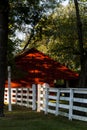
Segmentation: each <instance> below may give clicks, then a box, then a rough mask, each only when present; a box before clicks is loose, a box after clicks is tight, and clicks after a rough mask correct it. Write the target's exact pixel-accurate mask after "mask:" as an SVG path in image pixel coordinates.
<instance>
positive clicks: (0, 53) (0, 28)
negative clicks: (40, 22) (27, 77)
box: [0, 0, 8, 117]
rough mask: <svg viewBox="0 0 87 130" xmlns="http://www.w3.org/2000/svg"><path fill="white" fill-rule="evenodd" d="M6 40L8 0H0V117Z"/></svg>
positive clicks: (2, 110) (5, 67)
mask: <svg viewBox="0 0 87 130" xmlns="http://www.w3.org/2000/svg"><path fill="white" fill-rule="evenodd" d="M7 41H8V0H0V117H3V116H4V88H5V80H6V69H7V65H6V63H7V62H6V61H7V60H6V59H7V58H6V57H7Z"/></svg>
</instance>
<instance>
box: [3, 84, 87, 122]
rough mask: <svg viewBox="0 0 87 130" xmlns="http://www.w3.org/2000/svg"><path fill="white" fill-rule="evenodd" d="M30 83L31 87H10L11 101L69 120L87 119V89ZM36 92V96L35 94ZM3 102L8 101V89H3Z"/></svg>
mask: <svg viewBox="0 0 87 130" xmlns="http://www.w3.org/2000/svg"><path fill="white" fill-rule="evenodd" d="M37 88H38V89H37V91H36V86H35V85H32V88H12V89H11V102H12V104H18V105H21V106H26V107H28V108H32V110H36V108H37V111H38V112H40V111H44V113H45V114H48V113H52V114H54V115H56V116H57V115H62V116H66V117H68V118H69V120H72V119H77V120H82V121H87V89H83V88H58V89H57V88H51V87H49V85H48V84H44V85H43V86H42V85H37ZM36 94H37V96H36ZM4 101H5V103H8V89H5V97H4Z"/></svg>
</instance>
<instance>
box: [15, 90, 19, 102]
mask: <svg viewBox="0 0 87 130" xmlns="http://www.w3.org/2000/svg"><path fill="white" fill-rule="evenodd" d="M17 97H18V88H16V93H15V104H17Z"/></svg>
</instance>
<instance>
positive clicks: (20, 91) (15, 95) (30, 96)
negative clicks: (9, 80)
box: [4, 85, 36, 110]
mask: <svg viewBox="0 0 87 130" xmlns="http://www.w3.org/2000/svg"><path fill="white" fill-rule="evenodd" d="M8 95H9V93H8V88H5V95H4V103H5V104H8V103H9V96H8ZM11 103H12V104H17V105H21V106H26V107H28V108H32V110H36V86H35V85H32V88H11Z"/></svg>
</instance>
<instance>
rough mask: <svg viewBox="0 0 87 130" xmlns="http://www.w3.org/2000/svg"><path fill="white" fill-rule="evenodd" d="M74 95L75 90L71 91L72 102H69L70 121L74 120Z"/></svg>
mask: <svg viewBox="0 0 87 130" xmlns="http://www.w3.org/2000/svg"><path fill="white" fill-rule="evenodd" d="M73 93H74V90H73V89H70V100H69V105H70V107H69V120H72V115H73Z"/></svg>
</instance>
